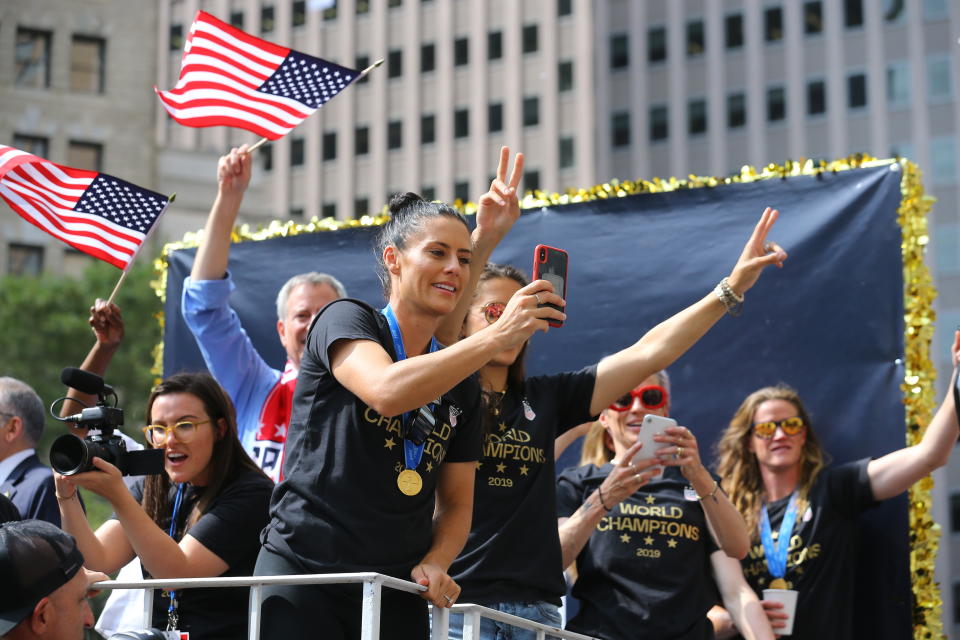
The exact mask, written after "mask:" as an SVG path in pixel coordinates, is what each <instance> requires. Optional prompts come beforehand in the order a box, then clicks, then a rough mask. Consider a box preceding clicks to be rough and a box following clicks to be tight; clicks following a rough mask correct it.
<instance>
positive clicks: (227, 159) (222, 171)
mask: <svg viewBox="0 0 960 640" xmlns="http://www.w3.org/2000/svg"><path fill="white" fill-rule="evenodd" d="M252 164H253V160H252V159H251V158H250V153H249V152H248V151H247V145H242V146H240V147H234V148H233V149H231V150H230V153H228V154H226V155H223V156H220V160H219V161H218V162H217V182H218V183H219V185H220V192H221V193H223V194H227V195H233V196H241V195H243V192H244V191H246V190H247V185H248V184H250V175H251V173H252Z"/></svg>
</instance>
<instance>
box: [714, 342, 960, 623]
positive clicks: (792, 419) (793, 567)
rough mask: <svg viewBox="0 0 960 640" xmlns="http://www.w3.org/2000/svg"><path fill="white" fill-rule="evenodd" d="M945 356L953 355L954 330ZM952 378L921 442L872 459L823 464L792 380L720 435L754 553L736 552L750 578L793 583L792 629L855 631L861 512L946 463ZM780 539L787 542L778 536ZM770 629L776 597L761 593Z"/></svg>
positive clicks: (750, 399) (957, 351) (752, 403)
mask: <svg viewBox="0 0 960 640" xmlns="http://www.w3.org/2000/svg"><path fill="white" fill-rule="evenodd" d="M951 355H952V362H953V364H954V366H955V367H956V366H957V365H958V364H960V331H957V332H956V334H955V336H954V343H953V345H952V349H951ZM956 375H957V373H956V369H955V370H954V378H953V383H951V385H950V388H949V389H950V390H948V392H947V396H946V398H945V399H944V401H943V403H942V404H941V405H940V408H939V409H938V410H937V413H936V414H935V415H934V417H933V419H932V420H931V422H930V424H929V426H928V427H927V430H926V432H925V433H924V435H923V439H922V440H921V442H920V443H919V444H917V445H915V446H912V447H907V448H905V449H900V450H898V451H894V452H893V453H890V454H887V455H885V456H883V457H881V458H876V459H863V460H858V461H855V462H850V463H846V464H841V465H836V466H828V465H827V461H826V454H825V453H824V451H823V449H822V448H821V446H820V443H819V441H818V440H817V435H816V432H815V431H814V430H813V423H812V422H811V420H810V415H809V414H808V413H807V410H806V408H804V405H803V403H802V402H801V401H800V397H799V395H797V392H796V391H794V390H793V389H790V388H788V387H784V386H776V387H765V388H763V389H760V390H758V391H754V392H753V393H751V394H750V395H749V396H747V398H746V399H745V400H744V401H743V403H742V404H741V405H740V408H739V409H737V412H736V414H735V415H734V417H733V419H732V420H731V421H730V426H729V427H727V429H726V431H725V432H724V433H723V436H722V438H721V440H720V443H719V454H720V458H719V464H718V468H717V471H718V473H719V474H720V476H721V477H722V478H723V486H724V489H726V490H727V491H728V493H729V495H730V500H731V501H732V502H733V504H734V505H735V506H736V507H737V509H738V510H739V511H740V513H741V514H742V515H743V518H744V519H745V520H746V522H747V530H748V531H749V532H750V534H751V538H752V540H751V542H752V544H753V545H755V546H756V547H757V548H758V550H759V549H762V553H759V554H751V555H750V557H749V558H746V559H744V561H743V567H744V574H745V575H746V577H747V580H748V582H749V583H750V586H751V587H753V588H754V590H755V591H756V592H757V593H758V594H761V593H762V591H763V590H764V589H791V590H794V591H797V592H798V596H797V608H796V612H795V619H794V625H793V633H792V635H791V636H790V637H791V638H800V639H801V640H802V639H806V638H810V639H820V638H827V637H829V638H851V637H854V631H853V618H852V609H851V607H850V606H849V604H848V603H849V602H850V600H849V594H850V593H852V591H853V585H854V576H855V563H856V557H857V538H858V536H859V532H858V531H859V518H860V514H861V513H862V512H863V511H864V510H866V509H867V508H868V507H870V506H872V505H873V504H875V503H876V502H877V501H879V500H886V499H887V498H892V497H894V496H896V495H899V494H900V493H903V492H904V491H906V490H907V489H908V488H909V487H910V485H912V484H913V483H914V482H917V481H918V480H920V479H921V478H923V477H924V476H926V475H928V474H929V473H930V472H932V471H933V470H934V469H937V468H939V467H942V466H943V465H945V464H946V463H947V461H948V460H949V457H950V453H951V451H952V450H953V448H954V444H955V443H956V441H957V424H958V423H957V410H956V407H955V406H954V397H953V394H952V392H951V390H952V387H953V386H954V384H955V381H956ZM783 540H787V541H789V543H788V544H781V543H780V541H783ZM764 607H765V608H767V609H768V615H769V616H770V618H771V622H772V623H773V626H774V629H776V628H779V627H782V626H783V618H785V617H786V614H784V613H783V612H782V605H779V604H778V603H773V602H767V601H765V602H764Z"/></svg>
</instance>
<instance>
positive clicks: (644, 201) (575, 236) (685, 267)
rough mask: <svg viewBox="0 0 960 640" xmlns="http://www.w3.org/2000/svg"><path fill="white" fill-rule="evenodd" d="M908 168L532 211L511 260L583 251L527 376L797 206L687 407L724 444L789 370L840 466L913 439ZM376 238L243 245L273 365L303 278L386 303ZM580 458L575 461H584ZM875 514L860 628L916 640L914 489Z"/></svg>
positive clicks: (687, 382)
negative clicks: (292, 280) (768, 218)
mask: <svg viewBox="0 0 960 640" xmlns="http://www.w3.org/2000/svg"><path fill="white" fill-rule="evenodd" d="M900 178H901V173H900V171H899V167H898V166H896V165H893V166H881V167H873V168H866V169H852V170H847V171H840V172H837V173H824V174H822V175H821V176H819V177H807V176H801V177H791V178H785V179H768V180H761V181H757V182H753V183H748V184H735V185H725V186H722V187H716V188H699V189H690V190H682V191H674V192H670V193H660V194H643V195H636V196H629V197H624V198H613V199H608V200H596V201H592V202H588V203H582V204H574V205H567V206H558V207H548V208H543V209H540V210H529V211H525V212H524V215H523V216H521V219H520V220H519V222H518V223H517V224H516V226H515V228H514V229H513V230H512V231H511V232H510V235H509V237H508V238H506V239H505V240H504V242H503V244H502V245H501V246H500V247H499V248H498V249H497V251H496V252H495V254H494V260H495V261H497V262H508V263H511V264H514V265H516V266H518V267H522V268H523V269H524V270H525V271H526V272H527V273H528V274H529V272H530V268H531V265H532V260H533V249H534V246H535V245H537V244H548V245H551V246H555V247H560V248H562V249H565V250H567V251H568V253H569V255H570V265H569V273H568V278H569V281H568V286H567V314H568V319H567V323H566V325H565V326H564V327H563V328H559V329H551V330H550V332H549V333H548V334H546V335H542V334H539V335H537V336H536V337H534V339H533V343H532V346H531V350H530V359H529V362H528V371H529V372H530V373H543V372H557V371H562V370H571V369H578V368H580V367H582V366H584V365H587V364H590V363H593V362H596V361H597V360H598V359H599V358H601V357H602V356H604V355H607V354H610V353H613V352H615V351H617V350H619V349H622V348H623V347H626V346H628V345H630V344H632V343H633V342H635V341H636V340H637V339H638V338H639V337H640V336H641V335H642V334H643V333H644V332H645V331H647V330H648V329H650V328H651V327H653V326H654V325H655V324H656V323H657V322H659V321H661V320H662V319H664V318H666V317H668V316H669V315H671V314H673V313H676V312H677V311H680V310H681V309H683V308H684V307H686V306H687V305H689V304H691V303H693V302H694V301H696V300H698V299H699V298H701V297H702V296H704V295H706V294H707V293H709V292H710V291H711V290H712V288H713V287H714V285H715V284H716V283H717V282H718V281H719V280H720V278H722V277H723V276H725V275H727V274H729V272H730V269H731V268H732V267H733V265H734V263H735V262H736V260H737V257H738V256H739V254H740V251H741V250H742V248H743V245H744V243H745V242H746V239H747V238H748V237H749V235H750V233H751V231H752V229H753V226H754V225H755V223H756V221H757V220H758V219H759V217H760V214H761V212H762V211H763V209H764V207H765V206H772V207H775V208H778V209H779V210H780V214H781V215H780V219H779V221H778V222H777V224H776V226H775V227H774V229H773V231H772V233H771V235H770V239H771V240H775V241H776V242H778V243H779V244H780V245H782V246H783V247H784V248H785V249H786V250H787V252H788V253H789V255H790V257H789V259H788V260H787V262H786V264H785V266H784V268H783V269H782V270H778V269H775V268H771V269H768V270H767V271H766V272H765V273H764V274H763V276H762V277H761V279H760V281H759V283H758V284H757V285H756V286H755V287H754V288H753V289H752V290H751V291H750V292H749V293H748V294H747V297H746V302H745V305H744V310H743V315H742V316H740V317H738V318H732V317H726V318H724V319H722V320H721V321H720V322H719V323H718V324H717V326H716V327H715V328H714V329H713V330H711V331H710V333H709V334H708V335H707V336H706V337H705V338H703V339H702V340H701V341H700V342H699V343H698V344H697V345H696V346H695V347H694V348H693V349H691V350H690V352H689V353H688V354H687V355H685V356H684V357H682V358H681V359H680V360H679V361H678V362H677V363H676V364H675V365H674V366H673V367H671V369H670V373H671V377H672V382H673V390H674V409H673V414H674V417H676V418H677V419H678V420H679V422H680V423H681V424H683V425H686V426H688V427H689V428H690V429H691V430H692V431H693V432H694V433H695V434H697V437H698V439H699V441H700V446H701V450H702V451H704V452H708V451H710V450H711V448H712V446H713V444H714V443H715V442H716V440H717V437H718V435H719V433H720V432H721V431H722V429H723V428H724V427H725V425H726V423H727V422H728V421H729V419H730V418H731V417H732V415H733V412H734V410H735V409H736V407H737V406H738V405H739V404H740V402H741V401H742V399H743V398H744V397H745V396H746V395H747V394H749V393H750V392H752V391H754V390H755V389H757V388H759V387H763V386H767V385H771V384H775V383H778V382H784V383H787V384H789V385H791V386H793V387H795V388H796V389H797V390H798V391H799V392H800V394H801V396H802V397H803V398H804V401H805V402H806V404H807V406H808V409H809V410H810V412H811V414H812V419H813V423H814V428H815V429H816V430H817V433H818V435H819V436H820V438H821V441H822V443H823V445H824V446H825V448H826V449H827V450H828V451H829V452H830V454H831V455H832V457H833V459H834V461H836V462H843V461H847V460H853V459H858V458H863V457H867V456H879V455H882V454H884V453H887V452H890V451H892V450H894V449H897V448H901V447H903V446H904V408H903V404H902V402H901V395H902V394H901V391H900V383H901V381H902V379H903V375H904V371H903V364H902V360H901V359H902V358H903V353H904V347H903V331H904V326H903V309H904V306H903V276H902V265H901V253H900V242H901V234H900V228H899V226H898V224H897V215H896V212H897V208H898V206H899V203H900V198H901V194H900ZM372 235H373V230H371V229H349V230H343V231H337V232H322V233H315V234H306V235H300V236H294V237H288V238H278V239H273V240H264V241H259V242H246V243H241V244H239V245H236V246H234V247H233V249H232V251H231V258H230V269H231V273H232V274H233V276H234V278H235V280H236V283H237V291H236V292H235V293H234V295H233V298H232V303H233V305H234V308H235V309H236V310H237V313H238V314H239V315H240V317H241V319H242V322H243V324H244V327H245V328H246V329H247V331H248V333H249V334H250V335H251V337H252V339H253V341H254V343H255V344H257V345H258V347H259V348H260V349H261V352H262V353H264V354H266V356H267V358H268V360H269V361H271V362H272V363H273V364H274V366H276V367H278V368H281V367H282V365H283V360H284V354H283V350H282V348H281V347H280V343H279V341H278V339H277V337H276V329H275V324H276V317H275V311H274V303H273V300H274V297H275V295H276V292H277V290H278V288H279V287H280V285H281V284H282V283H283V282H284V281H285V280H286V279H287V278H288V277H289V276H291V275H293V274H295V273H299V272H302V271H308V270H318V271H328V272H330V273H332V274H334V275H335V276H337V277H338V278H339V279H340V280H341V281H343V283H344V284H345V285H346V287H347V290H348V292H349V294H350V295H351V296H352V297H357V298H361V299H363V300H366V301H368V302H370V303H371V304H373V305H375V306H381V305H382V301H383V297H382V294H381V291H380V288H379V285H378V283H377V280H376V277H375V274H374V258H373V255H372V253H371V248H370V247H371V240H372ZM193 256H194V251H193V250H183V251H176V252H174V253H173V255H172V256H171V258H170V265H169V277H168V284H167V306H166V309H165V312H166V325H165V327H166V329H165V336H164V344H165V350H164V371H165V373H166V374H170V373H173V372H175V371H178V370H182V369H199V368H202V367H203V362H202V359H201V358H200V354H199V352H198V350H197V348H196V345H195V344H194V342H193V338H192V336H191V335H190V333H189V331H188V330H187V328H186V327H185V325H184V324H183V321H182V319H181V317H180V312H179V301H180V291H181V286H182V283H183V278H184V276H186V275H187V274H188V273H189V271H190V265H191V261H192V260H193ZM574 456H575V453H571V454H569V455H567V456H565V457H564V458H563V461H564V462H568V463H570V464H573V463H575V458H574ZM709 457H710V456H709V454H707V455H705V458H709ZM559 468H563V467H562V464H561V465H560V466H559ZM865 520H866V522H865V531H864V543H865V544H864V545H863V547H864V548H863V555H864V561H863V562H862V563H861V564H862V565H863V570H862V571H861V577H862V578H863V579H862V581H861V583H862V584H863V585H864V586H863V588H862V589H859V592H858V594H857V595H856V597H857V598H858V599H860V598H864V599H866V601H868V602H869V603H870V606H869V609H868V611H869V615H863V616H857V618H856V619H857V620H858V623H857V624H858V626H859V628H862V629H863V630H864V634H863V635H864V637H909V635H908V634H909V633H910V624H911V617H910V598H911V593H910V585H909V567H908V551H907V549H908V547H907V533H908V532H907V509H906V499H905V497H901V498H898V499H895V500H891V501H888V502H887V503H885V504H883V505H882V506H880V507H878V508H877V509H874V510H872V511H871V512H870V513H869V514H868V516H867V517H866V519H865ZM851 596H853V594H851ZM865 627H870V628H865ZM874 629H875V630H876V631H875V632H874V633H871V631H872V630H874ZM895 629H901V630H902V632H894V631H893V630H895Z"/></svg>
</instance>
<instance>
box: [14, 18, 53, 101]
mask: <svg viewBox="0 0 960 640" xmlns="http://www.w3.org/2000/svg"><path fill="white" fill-rule="evenodd" d="M15 58H16V59H15V64H16V79H15V80H14V84H16V85H17V86H18V87H30V88H33V89H45V88H47V87H49V86H50V32H49V31H37V30H36V29H17V49H16V56H15Z"/></svg>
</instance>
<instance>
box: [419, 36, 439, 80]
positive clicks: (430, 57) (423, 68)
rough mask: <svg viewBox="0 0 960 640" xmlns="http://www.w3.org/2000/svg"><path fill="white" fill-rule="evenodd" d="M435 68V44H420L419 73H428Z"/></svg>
mask: <svg viewBox="0 0 960 640" xmlns="http://www.w3.org/2000/svg"><path fill="white" fill-rule="evenodd" d="M436 68H437V45H435V44H433V43H432V42H431V43H430V44H424V45H420V73H429V72H431V71H433V70H434V69H436Z"/></svg>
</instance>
